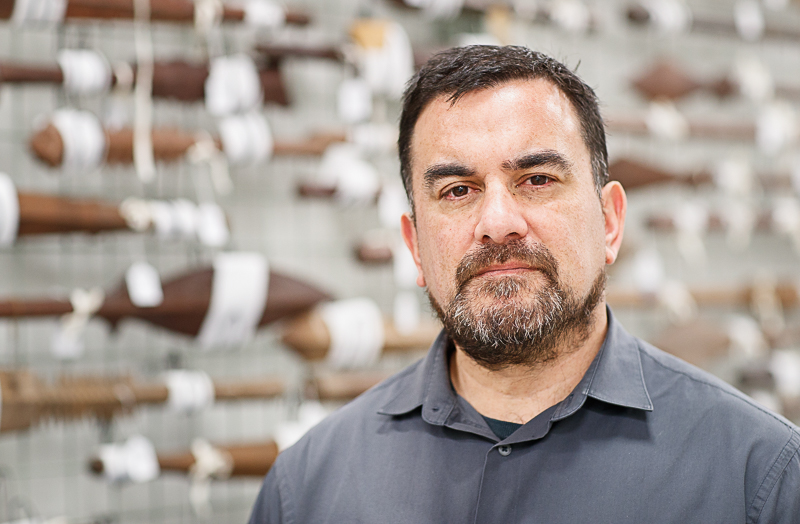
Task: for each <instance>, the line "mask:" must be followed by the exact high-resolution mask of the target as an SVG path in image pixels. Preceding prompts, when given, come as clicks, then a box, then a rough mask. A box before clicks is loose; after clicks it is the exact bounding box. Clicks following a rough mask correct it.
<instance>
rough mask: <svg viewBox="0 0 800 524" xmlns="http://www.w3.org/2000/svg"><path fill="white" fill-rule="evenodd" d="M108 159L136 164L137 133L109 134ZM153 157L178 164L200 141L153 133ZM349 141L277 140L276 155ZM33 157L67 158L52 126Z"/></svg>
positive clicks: (39, 135)
mask: <svg viewBox="0 0 800 524" xmlns="http://www.w3.org/2000/svg"><path fill="white" fill-rule="evenodd" d="M105 135H106V143H107V146H108V147H107V149H106V158H105V161H106V162H108V163H110V164H115V163H119V164H132V163H133V129H130V128H125V129H120V130H114V131H110V130H106V131H105ZM152 137H153V156H154V157H155V159H156V160H160V161H167V162H168V161H177V160H180V159H181V158H183V157H184V155H186V152H187V151H188V150H189V148H190V147H192V146H193V145H194V144H195V142H196V141H197V137H196V135H194V134H192V133H190V132H186V131H182V130H179V129H171V128H160V129H159V128H157V129H153V134H152ZM345 140H346V137H345V135H344V133H318V134H314V135H312V136H311V137H309V138H308V139H305V140H299V141H280V140H276V141H275V143H274V146H273V154H274V155H278V156H280V155H316V156H319V155H322V153H324V152H325V150H326V149H327V148H328V146H329V145H331V144H332V143H334V142H343V141H345ZM214 142H215V144H216V146H217V148H219V149H222V142H221V141H220V139H219V138H215V139H214ZM30 146H31V150H32V151H33V153H34V154H35V155H36V156H37V157H38V158H39V159H40V160H42V161H43V162H45V163H46V164H48V165H50V166H52V167H58V166H60V165H61V163H62V161H63V157H64V141H63V140H62V138H61V135H60V134H59V132H58V129H56V127H55V126H54V125H52V124H48V125H47V126H46V127H45V128H44V129H41V130H40V131H37V132H36V133H35V134H34V135H33V136H32V137H31V140H30Z"/></svg>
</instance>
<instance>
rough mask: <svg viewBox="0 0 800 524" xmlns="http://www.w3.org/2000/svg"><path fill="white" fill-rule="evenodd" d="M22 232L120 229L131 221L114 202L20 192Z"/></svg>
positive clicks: (20, 227) (93, 231) (89, 231)
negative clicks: (124, 216) (125, 217)
mask: <svg viewBox="0 0 800 524" xmlns="http://www.w3.org/2000/svg"><path fill="white" fill-rule="evenodd" d="M18 196H19V232H18V234H19V235H21V236H22V235H38V234H45V233H66V232H73V231H84V232H87V233H98V232H100V231H116V230H123V229H128V224H127V222H126V221H125V219H124V218H123V217H122V215H121V214H120V212H119V208H118V207H117V206H114V205H110V204H106V203H102V202H98V201H93V200H76V199H69V198H64V197H57V196H48V195H39V194H33V193H19V194H18Z"/></svg>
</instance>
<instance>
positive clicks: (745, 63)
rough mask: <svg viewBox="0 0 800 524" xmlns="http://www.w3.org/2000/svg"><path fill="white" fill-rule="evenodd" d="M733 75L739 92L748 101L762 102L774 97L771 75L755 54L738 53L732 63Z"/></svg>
mask: <svg viewBox="0 0 800 524" xmlns="http://www.w3.org/2000/svg"><path fill="white" fill-rule="evenodd" d="M733 75H734V78H735V79H736V84H737V85H738V86H739V91H741V92H742V94H743V95H744V96H746V97H747V98H749V99H750V100H753V101H754V102H764V101H766V100H770V99H772V98H773V97H774V96H775V84H774V82H773V81H772V74H771V73H770V71H769V68H768V67H767V66H766V65H764V63H763V62H762V61H761V60H759V58H758V55H756V54H755V53H740V54H739V55H738V56H737V57H736V62H735V63H734V68H733Z"/></svg>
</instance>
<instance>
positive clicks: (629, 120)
mask: <svg viewBox="0 0 800 524" xmlns="http://www.w3.org/2000/svg"><path fill="white" fill-rule="evenodd" d="M606 129H607V130H608V131H610V132H620V133H631V134H636V135H650V134H651V133H650V130H649V128H648V127H647V123H646V122H645V120H644V118H642V117H638V116H627V115H617V116H614V117H610V118H609V119H608V120H607V121H606ZM755 135H756V129H755V125H753V124H751V123H739V122H730V123H725V122H689V136H691V137H693V138H710V139H716V140H739V141H744V142H752V141H753V140H755Z"/></svg>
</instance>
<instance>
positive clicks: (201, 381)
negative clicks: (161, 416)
mask: <svg viewBox="0 0 800 524" xmlns="http://www.w3.org/2000/svg"><path fill="white" fill-rule="evenodd" d="M165 381H166V383H167V389H168V390H169V397H168V398H167V404H168V405H169V408H170V409H171V410H172V411H175V412H176V413H184V414H190V413H196V412H198V411H201V410H203V409H205V408H207V407H209V406H211V405H212V404H213V403H214V382H212V381H211V377H209V376H208V373H206V372H205V371H188V370H185V369H174V370H171V371H167V373H166V377H165Z"/></svg>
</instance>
